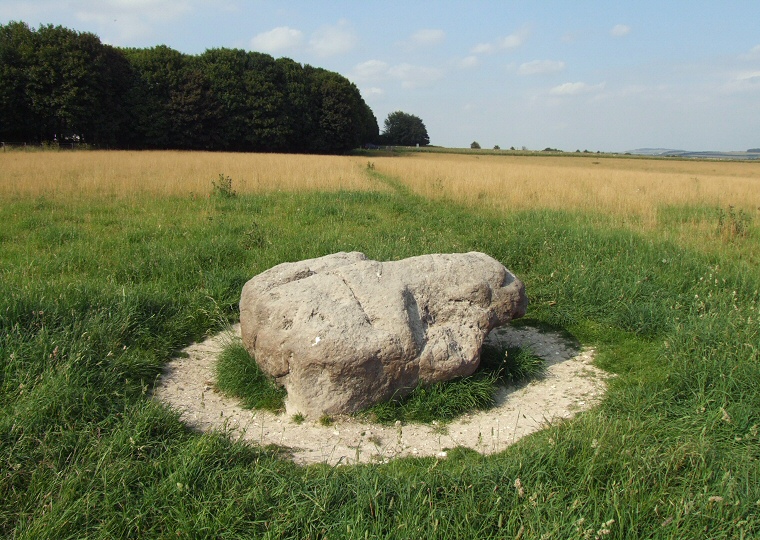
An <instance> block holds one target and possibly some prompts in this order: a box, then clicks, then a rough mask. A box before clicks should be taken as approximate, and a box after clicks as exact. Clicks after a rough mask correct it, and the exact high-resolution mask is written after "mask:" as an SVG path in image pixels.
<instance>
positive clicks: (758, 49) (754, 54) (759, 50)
mask: <svg viewBox="0 0 760 540" xmlns="http://www.w3.org/2000/svg"><path fill="white" fill-rule="evenodd" d="M739 58H740V59H741V60H758V59H760V45H755V46H754V47H752V48H751V49H750V50H749V52H747V53H746V54H742V55H740V56H739Z"/></svg>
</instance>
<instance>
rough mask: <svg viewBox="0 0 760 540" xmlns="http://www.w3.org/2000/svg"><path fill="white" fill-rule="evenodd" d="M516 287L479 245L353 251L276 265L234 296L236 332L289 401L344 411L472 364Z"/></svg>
mask: <svg viewBox="0 0 760 540" xmlns="http://www.w3.org/2000/svg"><path fill="white" fill-rule="evenodd" d="M527 304H528V299H527V296H526V295H525V287H524V286H523V284H522V282H521V281H520V280H519V279H517V278H516V277H515V276H514V275H513V274H512V273H511V272H509V271H508V270H507V269H506V268H505V267H504V266H503V265H502V264H501V263H499V262H498V261H496V260H495V259H493V258H491V257H489V256H488V255H485V254H483V253H475V252H472V253H455V254H437V255H422V256H419V257H411V258H409V259H404V260H401V261H391V262H378V261H373V260H369V259H367V257H366V256H365V255H364V254H362V253H358V252H352V253H336V254H333V255H327V256H325V257H320V258H317V259H310V260H305V261H300V262H294V263H284V264H280V265H278V266H275V267H273V268H271V269H269V270H267V271H265V272H262V273H261V274H259V275H257V276H255V277H254V278H253V279H251V280H250V281H248V283H246V284H245V286H244V287H243V292H242V296H241V300H240V324H241V330H242V337H243V344H244V345H245V347H246V349H247V350H248V352H249V353H250V354H251V355H252V356H253V357H254V358H255V359H256V361H257V363H258V364H259V366H260V367H261V369H262V370H263V371H265V372H266V373H268V374H270V375H272V376H273V377H275V378H276V379H277V380H278V381H279V382H280V383H281V384H283V385H284V386H285V388H286V389H287V391H288V398H287V408H288V411H289V412H291V413H295V412H301V413H304V414H310V415H319V414H341V413H351V412H355V411H357V410H359V409H362V408H365V407H368V406H370V405H373V404H375V403H379V402H382V401H385V400H388V399H390V398H391V397H393V396H394V395H398V396H402V395H406V394H407V393H409V392H410V391H411V390H412V389H413V388H414V387H415V386H417V385H418V384H429V383H434V382H438V381H443V380H448V379H452V378H454V377H460V376H465V375H469V374H471V373H472V372H474V371H475V369H477V367H478V364H479V362H480V350H481V346H482V344H483V340H484V339H485V337H486V336H487V335H488V333H489V332H490V331H491V329H493V328H496V327H498V326H502V325H504V324H507V323H508V322H509V321H510V320H512V319H514V318H517V317H521V316H523V315H524V314H525V309H526V307H527Z"/></svg>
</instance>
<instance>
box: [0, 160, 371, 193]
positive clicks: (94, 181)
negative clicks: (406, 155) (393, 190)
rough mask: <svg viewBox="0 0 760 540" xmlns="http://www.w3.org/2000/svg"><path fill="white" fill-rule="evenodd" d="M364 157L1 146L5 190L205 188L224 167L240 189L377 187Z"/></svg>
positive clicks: (178, 190) (234, 186)
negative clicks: (32, 149) (36, 149)
mask: <svg viewBox="0 0 760 540" xmlns="http://www.w3.org/2000/svg"><path fill="white" fill-rule="evenodd" d="M362 167H366V159H364V158H352V157H336V156H315V155H308V156H307V155H284V154H250V153H223V152H161V151H158V152H148V151H146V152H128V151H110V152H109V151H92V152H89V151H83V152H23V151H11V152H5V153H0V196H8V195H21V196H40V195H44V196H46V197H56V196H63V197H67V196H71V195H77V196H81V195H82V194H88V195H90V196H96V195H104V196H107V197H117V198H120V197H124V196H129V195H132V194H135V193H149V194H154V195H190V194H195V195H203V196H206V195H208V193H209V190H210V188H211V182H212V181H215V180H218V179H219V175H220V174H223V175H225V176H229V177H230V178H231V179H232V189H233V190H235V191H237V192H239V193H262V192H271V191H302V190H320V191H322V190H327V191H336V190H352V191H357V190H358V191H364V190H369V189H378V185H376V184H373V183H371V182H368V180H367V176H366V175H365V174H364V173H363V172H362Z"/></svg>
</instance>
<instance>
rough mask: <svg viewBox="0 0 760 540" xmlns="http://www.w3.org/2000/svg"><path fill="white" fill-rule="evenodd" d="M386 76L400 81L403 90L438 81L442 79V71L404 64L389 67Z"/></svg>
mask: <svg viewBox="0 0 760 540" xmlns="http://www.w3.org/2000/svg"><path fill="white" fill-rule="evenodd" d="M388 74H389V75H390V76H391V77H393V78H394V79H397V80H399V81H401V86H403V87H404V88H418V87H420V86H427V85H429V84H431V83H434V82H435V81H437V80H439V79H440V78H441V77H443V70H441V69H438V68H430V67H423V66H413V65H411V64H406V63H404V64H399V65H397V66H393V67H391V68H390V69H389V70H388Z"/></svg>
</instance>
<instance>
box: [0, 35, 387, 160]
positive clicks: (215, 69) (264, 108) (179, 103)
mask: <svg viewBox="0 0 760 540" xmlns="http://www.w3.org/2000/svg"><path fill="white" fill-rule="evenodd" d="M378 131H379V130H378V124H377V119H376V118H375V116H374V114H373V113H372V110H371V109H370V108H369V106H368V105H367V104H366V103H365V102H364V100H363V98H362V97H361V94H360V92H359V90H358V88H357V87H356V86H355V85H354V84H353V83H351V82H350V81H349V80H348V79H346V78H345V77H343V76H342V75H340V74H338V73H335V72H331V71H327V70H325V69H321V68H316V67H312V66H310V65H302V64H299V63H298V62H295V61H293V60H291V59H289V58H278V59H274V58H273V57H272V56H269V55H267V54H262V53H258V52H249V51H244V50H242V49H226V48H220V49H209V50H207V51H206V52H204V53H203V54H200V55H187V54H183V53H181V52H178V51H175V50H173V49H171V48H169V47H167V46H165V45H159V46H156V47H152V48H147V49H135V48H119V47H113V46H110V45H105V44H103V43H101V41H100V38H98V37H97V36H96V35H94V34H91V33H86V32H77V31H74V30H70V29H67V28H64V27H61V26H52V25H47V26H45V25H42V26H40V27H39V28H38V29H36V30H35V29H31V28H30V27H29V26H28V25H26V24H25V23H22V22H10V23H8V24H7V25H0V140H2V141H14V142H36V143H44V142H52V141H59V142H63V141H72V142H73V141H77V142H83V143H87V144H92V145H97V146H100V147H110V148H136V149H190V150H229V151H257V152H306V153H343V152H346V151H349V150H351V149H353V148H357V147H359V146H360V145H362V144H364V143H367V142H374V141H377V140H378V135H379V134H378Z"/></svg>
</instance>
